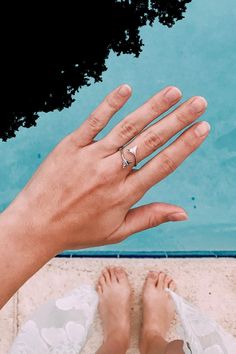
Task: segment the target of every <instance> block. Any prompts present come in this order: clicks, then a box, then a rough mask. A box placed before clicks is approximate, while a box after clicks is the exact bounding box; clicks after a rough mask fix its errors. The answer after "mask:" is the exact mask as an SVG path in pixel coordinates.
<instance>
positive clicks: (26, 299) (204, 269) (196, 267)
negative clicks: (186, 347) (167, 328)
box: [0, 258, 236, 354]
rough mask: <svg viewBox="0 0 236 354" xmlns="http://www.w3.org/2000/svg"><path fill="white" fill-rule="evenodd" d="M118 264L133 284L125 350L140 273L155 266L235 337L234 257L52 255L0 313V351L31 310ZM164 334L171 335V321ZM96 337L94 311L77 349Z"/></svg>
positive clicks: (90, 346)
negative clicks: (87, 333) (88, 330)
mask: <svg viewBox="0 0 236 354" xmlns="http://www.w3.org/2000/svg"><path fill="white" fill-rule="evenodd" d="M117 264H119V265H122V266H124V267H125V268H126V269H127V271H128V273H129V277H130V281H131V283H132V286H133V289H134V295H135V296H134V303H133V306H132V341H131V347H130V350H129V351H128V353H129V354H137V353H138V349H137V343H138V332H139V328H140V321H141V308H140V295H141V290H142V285H143V281H144V279H145V276H146V273H147V271H148V270H150V269H154V270H155V269H161V270H163V271H165V272H168V273H169V274H171V276H172V277H173V278H174V279H175V280H176V282H177V284H178V288H179V293H180V294H182V295H183V296H184V297H185V298H186V299H187V300H189V301H190V302H192V303H194V304H196V305H197V306H199V307H200V308H201V309H202V310H203V311H204V312H205V313H207V314H209V316H211V317H212V318H214V319H215V320H216V321H218V322H219V323H220V324H221V325H222V326H223V327H224V328H225V329H226V330H227V331H228V332H230V333H231V334H233V335H235V336H236V259H228V258H221V259H206V258H198V259H188V258H186V259H142V258H140V259H126V258H123V259H111V258H110V259H107V258H106V259H105V258H74V259H73V258H72V259H66V258H55V259H53V260H51V261H50V262H49V263H48V264H47V265H46V266H45V267H44V268H42V269H41V270H40V271H39V272H38V273H37V274H36V275H34V277H32V278H31V279H30V280H29V281H28V282H27V283H26V284H25V285H24V286H23V287H22V288H21V289H20V291H18V293H17V294H16V295H15V296H14V297H13V298H12V299H11V301H9V303H8V304H7V305H6V306H5V307H4V308H3V310H2V311H1V312H0V354H6V353H7V352H8V350H9V348H10V346H11V343H12V341H13V338H14V336H15V335H16V333H17V330H18V328H19V326H21V325H22V323H23V322H24V321H25V320H26V319H27V318H28V317H29V316H30V314H31V313H32V311H33V310H34V309H35V308H36V307H37V306H38V305H40V304H42V303H44V302H45V301H47V300H48V299H50V298H57V297H59V296H61V295H63V294H64V293H65V292H67V291H68V290H70V289H73V288H75V287H77V286H79V285H80V284H82V283H85V282H86V283H93V284H94V283H95V282H96V280H97V278H98V276H99V274H100V272H101V270H102V269H103V268H104V267H105V266H107V265H117ZM176 322H177V323H175V324H174V325H173V328H172V331H171V333H170V338H176V336H177V334H176V328H177V326H176V324H178V320H177V321H176ZM101 340H102V330H101V326H100V321H99V317H98V316H97V318H96V320H95V323H94V328H93V331H92V335H91V337H90V339H89V340H88V342H87V344H86V346H85V348H84V350H83V352H82V353H83V354H92V353H95V352H96V349H97V348H98V346H99V344H100V343H101Z"/></svg>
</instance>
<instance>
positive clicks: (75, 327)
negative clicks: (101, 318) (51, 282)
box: [10, 285, 98, 354]
mask: <svg viewBox="0 0 236 354" xmlns="http://www.w3.org/2000/svg"><path fill="white" fill-rule="evenodd" d="M97 304H98V296H97V293H96V291H95V290H94V289H93V288H92V287H91V286H88V285H84V286H81V287H80V288H78V289H75V290H73V291H72V292H70V293H68V294H66V295H65V296H64V297H63V298H60V299H58V300H51V301H49V302H48V303H47V304H45V305H43V306H41V307H40V308H39V309H38V310H37V311H36V312H35V313H34V315H33V317H32V319H31V320H29V321H27V322H26V323H25V324H24V325H23V326H22V328H21V330H20V332H19V334H18V336H17V338H16V339H15V341H14V343H13V346H12V348H11V350H10V354H49V353H50V354H79V353H80V351H81V349H82V348H83V346H84V344H85V342H86V339H87V336H88V332H89V329H90V326H91V324H92V323H93V320H94V315H95V312H96V309H97Z"/></svg>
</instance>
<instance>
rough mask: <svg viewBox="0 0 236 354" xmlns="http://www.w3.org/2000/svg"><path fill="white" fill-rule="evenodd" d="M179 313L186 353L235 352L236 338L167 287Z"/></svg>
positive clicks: (219, 353)
mask: <svg viewBox="0 0 236 354" xmlns="http://www.w3.org/2000/svg"><path fill="white" fill-rule="evenodd" d="M167 291H169V293H170V295H171V296H172V298H173V300H174V302H175V305H176V310H177V312H178V314H179V315H180V318H181V322H182V329H183V339H184V352H185V353H186V354H236V339H235V338H234V337H233V336H231V335H230V334H228V333H227V332H226V331H224V329H223V328H222V327H221V326H219V325H218V324H217V323H216V322H215V321H214V320H212V319H210V318H208V317H207V316H206V315H204V314H203V313H202V312H201V311H200V310H199V309H198V308H197V307H195V306H193V305H191V304H190V303H188V302H187V301H186V300H184V299H183V298H182V297H180V296H179V295H177V294H176V293H174V292H172V291H171V290H169V289H167Z"/></svg>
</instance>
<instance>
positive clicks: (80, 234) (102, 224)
mask: <svg viewBox="0 0 236 354" xmlns="http://www.w3.org/2000/svg"><path fill="white" fill-rule="evenodd" d="M130 96H131V88H130V87H129V86H128V85H122V86H121V87H118V88H117V89H115V90H114V91H113V92H111V93H110V94H109V95H108V96H107V97H106V98H105V99H104V101H103V102H102V103H101V104H100V105H99V106H98V107H97V108H96V109H95V111H94V112H93V113H92V114H91V115H90V116H89V117H88V119H87V120H86V121H85V122H84V123H83V124H82V125H81V127H80V128H79V129H78V130H76V131H74V132H73V133H71V134H70V135H68V136H67V137H66V138H65V139H64V140H63V141H61V143H60V144H59V145H58V146H57V147H56V148H55V149H54V151H52V153H51V154H50V155H49V156H48V158H47V159H46V160H45V161H44V162H43V164H42V165H41V166H40V168H39V169H38V171H37V172H36V174H35V175H34V176H33V177H32V179H31V180H30V181H29V183H28V184H27V186H26V187H25V188H24V190H23V191H22V192H21V193H20V195H19V196H18V198H17V199H16V201H15V202H14V204H17V203H20V204H21V206H24V207H23V210H24V211H25V213H26V215H28V216H27V219H25V220H26V222H27V223H29V227H30V228H31V229H33V230H36V232H40V233H41V235H42V234H44V235H45V237H50V238H51V239H53V240H54V241H55V243H56V244H57V246H60V248H61V249H68V248H69V249H72V248H83V247H90V246H95V245H104V244H108V243H115V242H120V241H122V240H123V239H125V238H126V237H127V236H129V235H131V234H133V233H135V232H138V231H140V230H144V229H148V228H151V227H154V226H157V225H159V224H161V223H164V222H167V221H181V220H185V219H187V215H186V213H185V211H184V210H183V209H182V208H180V207H177V206H175V205H169V204H164V203H152V204H149V205H144V206H141V207H138V208H134V209H131V207H132V206H133V205H134V204H135V203H136V202H137V201H138V200H139V199H140V198H142V196H143V195H144V194H145V193H146V192H147V191H148V189H149V188H151V187H152V186H153V185H154V184H156V183H158V182H160V181H161V180H162V179H163V178H165V177H166V176H168V175H169V174H170V173H171V172H173V171H174V170H175V169H176V168H177V167H178V166H179V165H180V164H181V163H182V162H183V160H184V159H186V158H187V157H188V156H189V155H190V154H191V153H192V152H193V151H194V150H196V149H197V148H198V147H199V146H200V145H201V143H202V142H203V141H204V140H205V138H206V137H207V135H208V133H209V128H210V127H209V124H208V123H207V122H201V123H195V124H194V125H192V126H191V127H189V125H190V124H192V123H193V122H194V121H195V120H196V119H197V118H198V117H199V116H200V115H201V114H202V113H203V112H204V111H205V109H206V106H207V103H206V100H205V99H204V98H202V97H193V98H191V99H189V100H188V101H186V102H184V103H183V104H181V105H180V106H179V107H177V108H176V109H175V110H174V111H173V112H171V113H169V114H167V115H166V116H165V117H164V118H163V119H161V120H159V121H158V122H155V123H154V124H152V125H151V126H148V125H149V123H151V122H153V121H154V119H156V118H157V117H158V116H160V115H161V114H163V113H165V112H166V111H168V110H169V109H170V108H171V106H173V105H174V104H176V103H177V102H178V101H179V100H180V98H181V92H180V90H179V89H177V88H176V87H167V88H165V89H164V90H162V91H161V92H159V93H157V94H156V95H154V96H153V97H152V98H151V99H150V100H148V101H147V102H146V103H144V105H142V106H141V107H139V108H138V109H137V110H136V111H134V112H132V113H130V114H129V115H128V116H127V117H125V118H124V119H123V120H122V121H121V122H120V123H119V124H118V125H117V126H115V127H114V128H113V129H112V130H111V132H110V133H109V134H108V135H107V136H105V137H104V138H103V139H101V140H99V141H96V142H95V141H94V139H95V137H96V135H97V134H98V133H99V132H100V131H101V130H102V129H103V128H104V127H105V125H106V124H107V123H108V121H109V120H110V119H111V118H112V116H113V115H114V114H115V113H116V112H117V111H118V110H119V109H120V108H121V107H122V106H123V105H124V104H125V102H126V101H127V100H128V98H129V97H130ZM147 126H148V127H147ZM186 127H187V130H185V132H184V133H183V134H182V135H180V137H178V138H177V139H176V140H175V141H174V142H173V143H171V144H170V145H169V146H168V147H166V148H165V149H163V150H162V151H161V152H160V153H158V154H157V155H156V156H155V157H154V158H152V159H151V160H150V161H149V162H147V163H146V164H145V165H144V166H143V167H142V168H140V169H136V170H134V169H133V167H134V163H135V161H134V156H133V155H132V154H131V153H130V152H129V151H127V148H132V147H136V149H137V150H136V159H137V163H138V162H140V161H141V160H143V159H144V158H146V157H147V156H149V155H150V154H151V153H153V152H154V151H155V150H156V149H158V148H160V147H161V146H162V145H164V144H165V143H166V142H167V141H168V140H169V139H171V138H172V137H173V136H174V135H175V134H177V133H178V132H179V131H181V130H182V129H184V128H186ZM123 145H126V146H125V148H124V150H123V153H124V157H125V158H126V159H127V160H129V161H130V162H131V164H130V165H129V166H127V167H126V168H123V167H122V159H121V152H120V151H119V148H120V147H121V146H123ZM21 209H22V208H21Z"/></svg>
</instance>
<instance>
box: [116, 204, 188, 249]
mask: <svg viewBox="0 0 236 354" xmlns="http://www.w3.org/2000/svg"><path fill="white" fill-rule="evenodd" d="M187 218H188V216H187V214H186V212H185V211H184V209H183V208H180V207H178V206H176V205H172V204H165V203H152V204H147V205H143V206H140V207H137V208H134V209H131V210H129V212H128V214H127V216H126V218H125V220H124V222H123V224H122V225H121V226H120V228H119V229H118V230H116V231H115V233H114V234H112V235H111V236H110V238H109V241H111V242H112V241H113V242H116V240H120V241H121V240H123V239H125V238H126V237H128V236H130V235H132V234H134V233H136V232H139V231H143V230H146V229H150V228H152V227H155V226H158V225H160V224H163V223H165V222H168V221H183V220H186V219H187Z"/></svg>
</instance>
